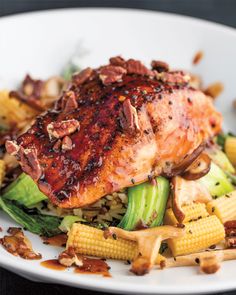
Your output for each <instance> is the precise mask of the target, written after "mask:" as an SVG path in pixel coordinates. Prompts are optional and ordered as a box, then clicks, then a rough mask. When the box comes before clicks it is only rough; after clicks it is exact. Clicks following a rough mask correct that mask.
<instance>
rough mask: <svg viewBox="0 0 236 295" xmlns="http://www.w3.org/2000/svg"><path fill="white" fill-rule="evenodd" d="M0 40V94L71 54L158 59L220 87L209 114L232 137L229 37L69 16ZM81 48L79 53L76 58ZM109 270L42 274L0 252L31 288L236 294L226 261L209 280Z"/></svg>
mask: <svg viewBox="0 0 236 295" xmlns="http://www.w3.org/2000/svg"><path fill="white" fill-rule="evenodd" d="M0 40H1V41H0V65H1V66H0V88H3V87H9V86H12V85H16V83H18V82H19V81H21V80H22V78H23V77H24V75H25V73H27V72H29V73H31V74H32V75H33V76H35V77H39V78H44V77H45V78H46V77H49V76H51V75H52V74H57V73H58V72H60V71H61V69H62V67H63V66H64V65H65V63H66V62H67V61H68V60H69V59H70V58H71V56H73V55H75V53H76V54H77V52H78V51H79V55H80V58H79V63H80V65H81V66H98V65H100V64H103V63H106V62H107V61H108V58H109V57H110V56H114V55H117V54H122V55H123V56H124V57H126V58H128V57H133V58H138V59H141V60H143V61H145V62H146V63H148V62H150V61H151V60H152V59H161V60H165V61H168V62H169V63H170V64H171V66H172V67H175V68H186V69H190V70H192V71H193V72H195V73H199V74H200V75H201V76H202V77H203V80H204V82H205V84H206V85H207V84H209V83H212V82H215V81H221V82H223V83H224V85H225V91H224V93H223V94H222V95H221V97H219V99H218V100H217V106H218V108H219V109H220V110H221V111H222V112H223V114H224V116H225V126H226V127H227V128H230V129H231V130H233V131H236V127H235V124H233V122H235V116H236V114H234V113H233V110H232V107H231V103H232V101H233V99H235V98H236V86H235V73H234V70H235V69H236V59H235V52H236V32H235V30H234V29H230V28H227V27H224V26H221V25H216V24H212V23H209V22H206V21H201V20H196V19H191V18H188V17H182V16H177V15H171V14H165V13H154V12H146V11H135V10H122V9H73V10H71V9H69V10H57V11H47V12H40V13H29V14H23V15H18V16H11V17H6V18H2V19H1V20H0ZM78 47H79V49H78ZM81 48H85V49H86V51H87V52H84V53H85V54H83V52H82V51H83V50H81ZM198 50H203V51H204V53H205V56H204V59H203V60H202V61H201V63H200V64H199V65H198V66H195V67H194V68H193V67H192V64H191V61H192V58H193V56H194V54H195V53H196V52H197V51H198ZM0 107H1V106H0ZM0 225H1V227H3V228H4V229H7V228H8V226H13V225H14V223H13V222H12V221H11V220H10V219H9V218H8V217H6V216H5V215H4V214H3V213H2V212H1V213H0ZM3 234H4V232H3V233H2V234H1V235H3ZM28 236H29V237H30V239H31V241H32V242H33V245H34V248H35V249H36V250H37V251H39V252H41V253H43V258H44V259H49V258H54V257H55V256H56V255H57V253H59V251H60V249H55V248H53V247H50V246H46V245H43V244H42V242H41V241H40V239H39V238H38V237H37V236H34V235H32V234H28ZM109 264H110V266H111V274H112V278H103V277H101V276H96V275H78V274H74V273H72V272H71V271H63V272H59V271H53V270H49V269H45V268H43V267H41V266H40V264H39V261H33V262H32V261H25V260H22V259H20V258H16V257H14V256H12V255H11V254H8V253H7V252H6V251H5V250H3V249H2V248H0V265H1V266H3V267H5V268H7V269H9V270H11V271H13V272H16V273H17V274H20V275H22V276H24V277H27V278H30V279H32V280H37V281H43V282H53V283H60V284H65V285H71V286H75V287H82V288H88V289H94V290H100V291H108V292H114V293H116V292H117V293H119V292H124V293H135V294H138V293H143V294H144V293H145V294H160V293H162V294H164V293H165V294H170V293H171V294H180V293H181V294H183V293H192V294H193V293H207V292H209V293H210V292H218V291H226V290H230V289H234V288H236V280H235V268H236V262H234V261H231V262H225V263H224V264H223V265H222V268H221V270H220V271H219V272H218V273H217V274H215V275H202V274H199V273H198V272H197V269H196V268H191V267H188V268H177V269H166V270H163V271H159V270H154V271H152V272H151V273H150V274H148V275H146V276H144V277H136V276H134V275H132V274H131V273H129V272H128V268H129V267H128V266H126V265H124V263H122V262H114V261H111V262H109Z"/></svg>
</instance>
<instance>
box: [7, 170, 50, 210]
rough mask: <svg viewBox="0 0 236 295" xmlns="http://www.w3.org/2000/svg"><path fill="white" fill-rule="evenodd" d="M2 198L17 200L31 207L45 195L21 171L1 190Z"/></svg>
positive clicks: (44, 198) (43, 198) (44, 197)
mask: <svg viewBox="0 0 236 295" xmlns="http://www.w3.org/2000/svg"><path fill="white" fill-rule="evenodd" d="M3 198H4V199H8V200H14V201H17V202H18V203H19V204H21V205H24V206H26V207H31V206H33V205H35V204H37V203H39V202H41V201H43V200H46V199H47V197H46V196H45V195H44V194H43V193H41V192H40V190H39V189H38V187H37V185H36V184H35V183H34V181H33V180H32V178H31V177H29V176H28V175H26V174H25V173H22V174H21V175H20V176H19V177H18V178H17V179H16V180H15V181H13V182H12V183H11V184H10V185H9V186H8V187H7V188H6V189H5V190H4V192H3Z"/></svg>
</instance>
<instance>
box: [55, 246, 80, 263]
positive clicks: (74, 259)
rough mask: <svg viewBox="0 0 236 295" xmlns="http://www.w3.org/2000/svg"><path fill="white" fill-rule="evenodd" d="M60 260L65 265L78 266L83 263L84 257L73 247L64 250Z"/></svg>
mask: <svg viewBox="0 0 236 295" xmlns="http://www.w3.org/2000/svg"><path fill="white" fill-rule="evenodd" d="M58 261H59V262H60V264H62V265H65V266H67V267H69V266H72V265H73V264H75V265H77V266H82V265H83V261H82V259H81V258H80V257H79V256H78V255H77V254H76V253H75V250H74V249H73V248H69V249H67V250H65V251H63V252H62V253H61V254H60V255H59V257H58Z"/></svg>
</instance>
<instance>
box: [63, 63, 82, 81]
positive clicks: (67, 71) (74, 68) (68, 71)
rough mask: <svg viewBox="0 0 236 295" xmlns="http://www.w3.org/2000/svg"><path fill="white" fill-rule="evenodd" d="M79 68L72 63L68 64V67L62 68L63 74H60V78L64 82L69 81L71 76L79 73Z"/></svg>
mask: <svg viewBox="0 0 236 295" xmlns="http://www.w3.org/2000/svg"><path fill="white" fill-rule="evenodd" d="M79 71H80V68H79V67H78V66H76V65H75V64H73V63H72V62H70V63H68V65H67V66H66V67H65V68H64V70H63V72H62V77H63V78H64V79H65V80H66V81H69V80H71V78H72V75H73V74H74V73H75V72H79Z"/></svg>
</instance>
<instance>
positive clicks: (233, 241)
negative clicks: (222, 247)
mask: <svg viewBox="0 0 236 295" xmlns="http://www.w3.org/2000/svg"><path fill="white" fill-rule="evenodd" d="M225 243H226V247H227V248H236V237H227V238H225Z"/></svg>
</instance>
